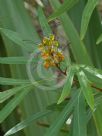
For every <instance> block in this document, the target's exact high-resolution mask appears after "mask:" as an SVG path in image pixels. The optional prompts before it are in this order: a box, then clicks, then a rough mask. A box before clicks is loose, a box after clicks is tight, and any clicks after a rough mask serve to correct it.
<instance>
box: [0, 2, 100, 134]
mask: <svg viewBox="0 0 102 136" xmlns="http://www.w3.org/2000/svg"><path fill="white" fill-rule="evenodd" d="M46 4H47V3H46V2H45V1H43V5H46ZM49 4H50V6H51V7H52V8H53V11H52V14H51V15H49V16H48V17H47V16H46V15H45V13H46V12H45V11H46V10H45V9H46V7H45V6H44V9H42V7H41V6H40V5H37V7H38V8H36V7H35V11H36V14H35V16H36V15H37V16H36V17H37V21H38V22H39V25H40V28H41V31H42V34H43V35H41V36H42V38H40V34H39V33H38V31H37V30H36V29H35V26H34V25H33V24H32V23H31V18H30V17H29V15H28V13H27V11H26V9H25V7H24V2H23V1H21V0H17V1H16V0H10V1H2V0H0V34H1V40H0V42H1V46H2V51H0V70H1V73H0V85H1V86H0V89H1V90H2V91H1V92H0V103H1V111H0V123H1V127H2V128H3V130H4V132H5V136H8V135H12V134H16V133H17V132H18V131H20V130H23V129H24V131H23V133H22V134H23V135H27V136H28V135H29V136H34V134H35V135H39V136H40V135H44V136H58V135H60V136H61V135H63V136H66V135H67V136H76V135H77V136H93V133H94V134H95V136H101V135H102V124H101V121H102V117H101V114H102V107H101V103H102V99H101V97H102V96H101V95H102V94H101V92H102V70H101V68H102V57H101V52H102V46H101V42H102V34H101V33H102V32H101V31H100V29H101V27H102V26H101V20H100V17H99V14H98V10H97V5H98V4H99V1H98V0H87V1H86V0H80V1H79V0H76V1H74V0H65V1H64V2H63V3H60V2H59V1H58V0H49V3H48V5H49ZM78 5H81V6H82V7H83V12H81V9H80V8H78ZM5 6H6V8H5ZM4 8H5V10H6V11H4ZM75 9H77V11H76V13H78V14H79V15H78V16H75V15H74V18H75V20H77V18H80V20H81V23H80V20H78V25H79V28H80V30H78V29H77V27H76V26H77V24H76V22H74V21H73V17H72V16H71V14H73V13H74V12H75ZM7 13H8V16H6V14H7ZM95 17H96V18H95ZM56 18H58V19H59V21H60V22H61V24H60V26H62V31H64V33H65V35H66V40H67V41H70V44H68V50H69V54H70V55H66V54H67V53H66V52H63V53H62V48H63V47H62V46H63V45H60V43H59V42H58V40H57V41H56V40H55V37H57V36H56V34H55V33H54V30H53V28H51V26H50V23H54V22H55V21H56ZM93 18H94V19H95V21H94V25H97V24H98V26H99V27H98V29H97V30H95V33H92V30H93V29H94V26H93V22H92V19H93ZM97 18H98V19H97ZM18 19H19V21H18ZM18 22H19V23H18ZM55 30H56V31H57V28H56V29H55ZM56 39H57V38H56ZM93 39H94V41H93ZM30 41H31V42H30ZM41 41H42V42H41ZM98 44H100V45H98ZM59 47H60V48H61V49H60V50H59ZM39 48H40V50H39ZM90 49H91V51H90ZM40 51H41V52H40ZM92 55H93V56H94V57H92ZM42 58H43V59H42ZM49 58H50V61H49ZM56 60H57V61H56ZM44 61H45V62H44ZM39 62H40V63H41V64H42V63H44V65H41V64H40V63H39ZM5 64H6V65H5ZM31 66H33V70H32V69H30V68H32V67H31ZM44 66H45V68H44ZM52 66H53V67H52ZM61 66H63V68H62V67H61ZM6 69H8V71H7V70H6ZM36 69H37V70H36ZM29 70H30V71H29ZM32 71H33V72H32ZM41 71H42V72H41ZM56 71H59V73H60V74H61V79H64V85H63V86H60V89H59V87H58V86H57V85H61V83H60V79H59V78H58V76H57V74H58V73H57V74H56ZM30 72H32V73H30ZM37 72H38V73H37ZM42 73H43V75H44V76H43V75H42ZM29 75H30V76H29ZM32 77H34V79H32ZM21 101H22V102H21ZM14 109H15V111H14ZM19 110H20V116H21V117H22V118H20V117H19V116H18V115H19ZM13 111H14V112H13ZM11 113H12V114H11ZM13 113H15V114H16V117H18V118H19V119H17V120H15V121H14V123H11V124H10V125H11V126H9V123H8V124H7V125H6V121H7V120H9V119H10V120H11V117H14V115H13ZM10 114H11V117H10ZM32 114H33V115H32ZM48 115H50V116H48ZM24 118H25V119H24ZM68 119H70V120H71V123H69V124H67V123H66V121H67V120H68ZM18 121H20V123H18V124H17V122H18ZM34 121H35V122H36V123H37V124H38V126H36V125H34V126H33V125H32V124H33V122H34ZM91 121H93V122H94V124H92V123H91ZM7 122H8V121H7ZM15 124H16V125H15ZM88 124H91V125H90V126H91V129H90V128H88ZM28 126H29V127H28ZM39 126H40V127H39ZM27 127H28V128H27ZM39 128H40V129H39ZM6 131H7V132H6ZM17 134H18V133H17ZM19 134H20V133H19ZM22 134H20V135H22Z"/></svg>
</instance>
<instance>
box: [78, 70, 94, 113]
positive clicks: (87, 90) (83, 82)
mask: <svg viewBox="0 0 102 136" xmlns="http://www.w3.org/2000/svg"><path fill="white" fill-rule="evenodd" d="M77 75H78V79H79V82H80V86H81V88H82V91H83V94H84V96H85V98H86V101H87V103H88V105H89V106H90V108H91V109H92V110H93V109H94V97H93V92H92V89H91V87H90V85H89V84H88V79H87V77H86V75H85V74H84V72H83V71H80V72H78V74H77Z"/></svg>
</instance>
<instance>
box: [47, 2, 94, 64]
mask: <svg viewBox="0 0 102 136" xmlns="http://www.w3.org/2000/svg"><path fill="white" fill-rule="evenodd" d="M50 3H51V4H52V6H53V7H54V9H57V8H59V7H60V3H59V2H58V0H50ZM59 19H60V21H61V22H62V26H63V28H64V31H65V33H66V36H67V38H68V40H70V42H71V44H70V47H71V50H72V53H73V56H74V58H75V61H76V62H77V63H81V64H86V65H92V62H91V60H90V56H89V55H88V52H87V50H86V48H85V45H84V44H83V42H82V41H81V40H80V38H79V34H78V32H77V30H76V28H75V27H74V25H73V22H72V21H71V19H70V17H69V16H68V15H67V14H66V13H64V14H63V15H61V16H60V17H59ZM66 22H67V23H66Z"/></svg>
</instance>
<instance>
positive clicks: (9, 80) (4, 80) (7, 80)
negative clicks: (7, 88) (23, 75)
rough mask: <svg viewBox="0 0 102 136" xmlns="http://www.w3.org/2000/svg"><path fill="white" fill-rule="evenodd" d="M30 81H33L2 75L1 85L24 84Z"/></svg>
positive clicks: (0, 78)
mask: <svg viewBox="0 0 102 136" xmlns="http://www.w3.org/2000/svg"><path fill="white" fill-rule="evenodd" d="M30 83H31V82H30V81H29V80H23V79H13V78H5V77H0V84H1V85H22V84H30Z"/></svg>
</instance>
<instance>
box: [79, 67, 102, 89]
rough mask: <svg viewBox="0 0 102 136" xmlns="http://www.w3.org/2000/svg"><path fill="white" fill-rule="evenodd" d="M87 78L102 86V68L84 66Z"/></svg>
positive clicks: (97, 85)
mask: <svg viewBox="0 0 102 136" xmlns="http://www.w3.org/2000/svg"><path fill="white" fill-rule="evenodd" d="M82 69H83V71H84V72H85V74H86V76H87V78H88V79H89V80H90V81H91V82H92V83H93V84H94V85H95V86H96V87H99V88H102V70H98V69H96V68H93V67H90V66H82Z"/></svg>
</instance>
